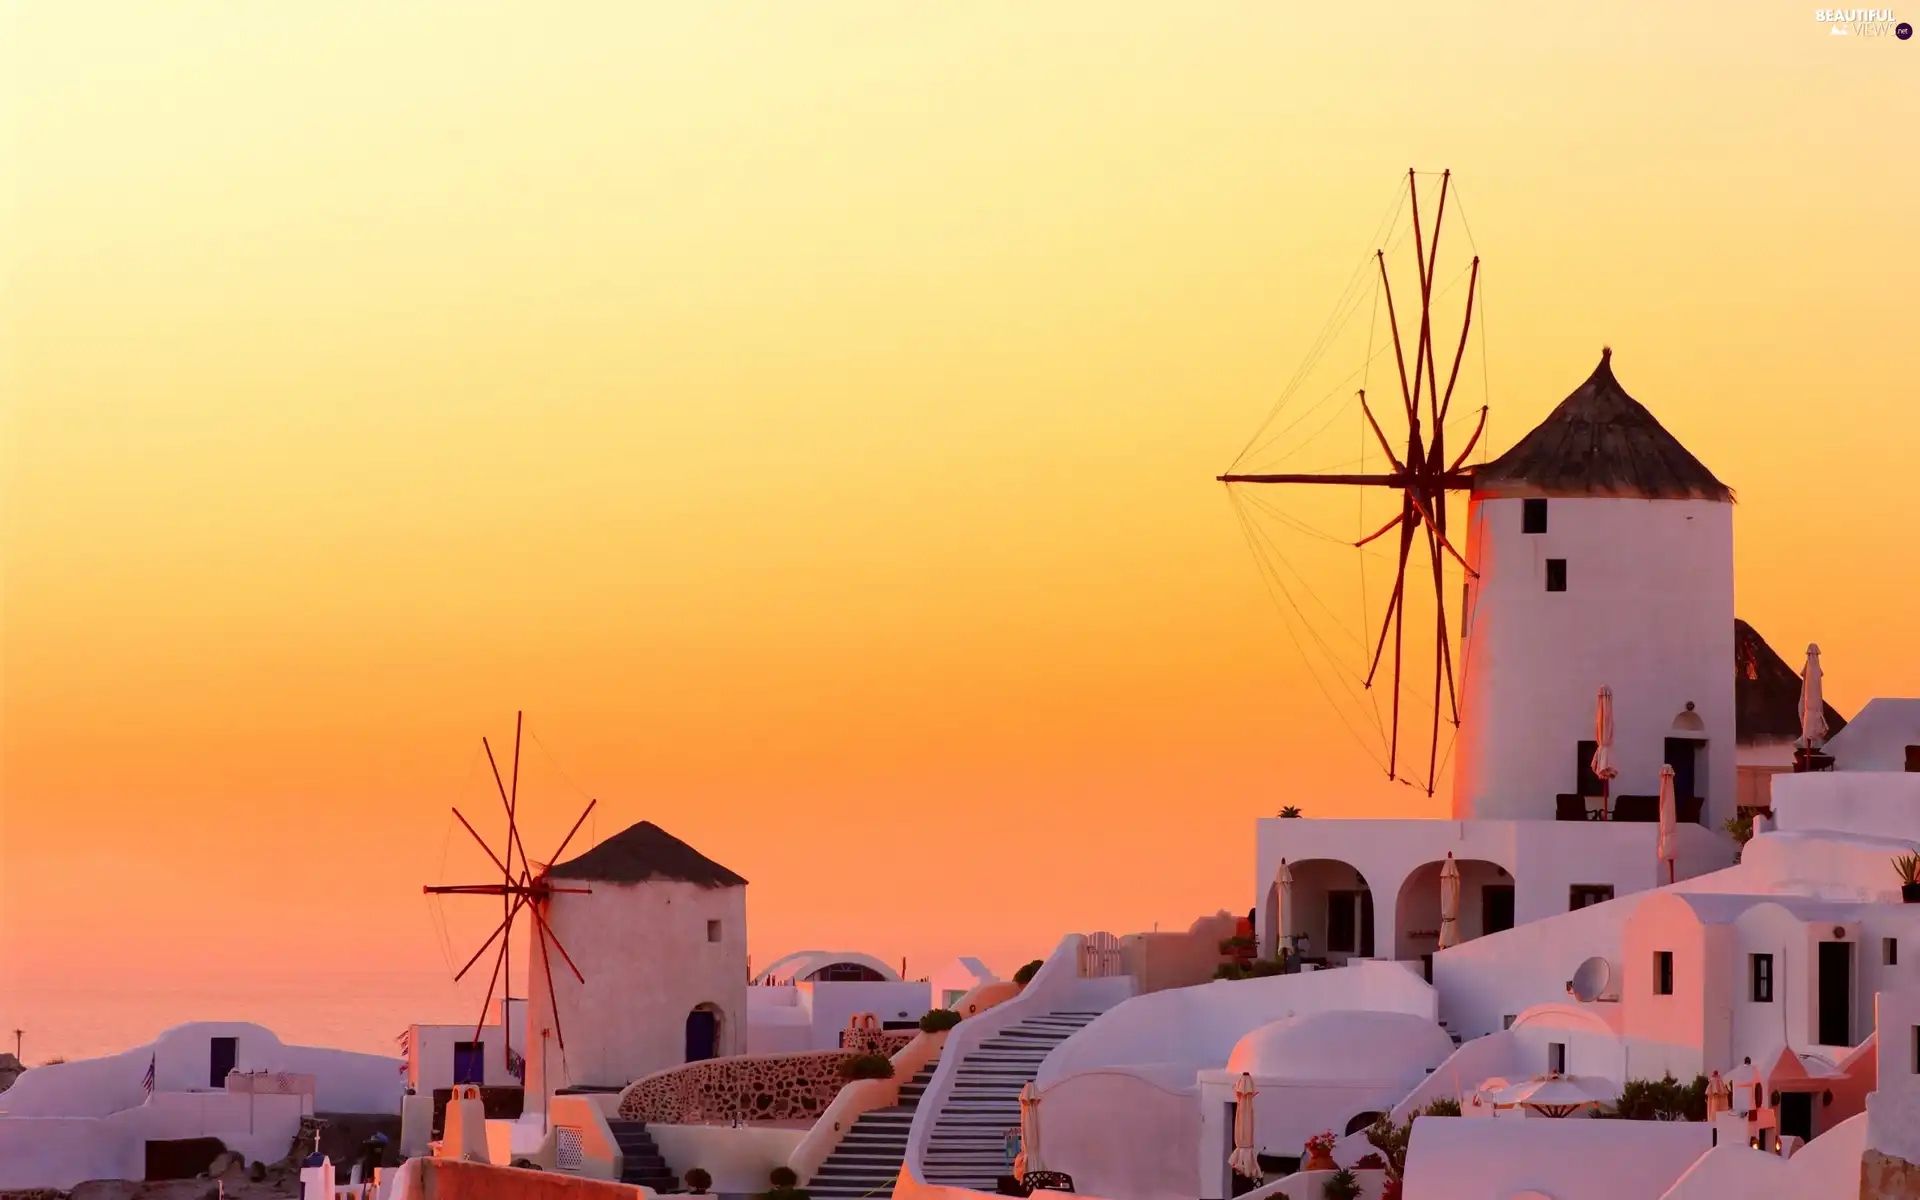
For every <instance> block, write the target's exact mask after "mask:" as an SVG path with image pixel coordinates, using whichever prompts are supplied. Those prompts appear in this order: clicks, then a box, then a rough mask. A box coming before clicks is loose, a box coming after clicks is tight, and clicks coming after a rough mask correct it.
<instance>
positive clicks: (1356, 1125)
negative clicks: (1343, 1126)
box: [1347, 1112, 1387, 1137]
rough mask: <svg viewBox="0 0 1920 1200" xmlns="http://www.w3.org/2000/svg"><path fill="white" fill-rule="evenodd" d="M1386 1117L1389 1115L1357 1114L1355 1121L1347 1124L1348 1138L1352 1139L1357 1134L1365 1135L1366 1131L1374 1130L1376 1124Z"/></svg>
mask: <svg viewBox="0 0 1920 1200" xmlns="http://www.w3.org/2000/svg"><path fill="white" fill-rule="evenodd" d="M1386 1115H1387V1114H1385V1113H1381V1112H1363V1113H1355V1114H1354V1115H1353V1119H1352V1120H1350V1121H1348V1122H1347V1136H1348V1137H1352V1136H1353V1135H1354V1134H1356V1133H1363V1132H1365V1131H1366V1130H1369V1129H1372V1128H1373V1126H1374V1123H1375V1122H1377V1121H1378V1120H1379V1119H1380V1118H1381V1117H1384V1116H1386Z"/></svg>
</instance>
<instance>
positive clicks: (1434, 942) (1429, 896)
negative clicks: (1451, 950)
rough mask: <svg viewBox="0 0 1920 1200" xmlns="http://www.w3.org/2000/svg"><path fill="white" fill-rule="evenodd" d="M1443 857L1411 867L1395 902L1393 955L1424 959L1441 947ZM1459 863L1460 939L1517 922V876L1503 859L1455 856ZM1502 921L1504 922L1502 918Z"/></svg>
mask: <svg viewBox="0 0 1920 1200" xmlns="http://www.w3.org/2000/svg"><path fill="white" fill-rule="evenodd" d="M1445 862H1446V860H1445V859H1435V860H1434V861H1432V862H1427V863H1422V864H1420V865H1419V866H1418V867H1415V868H1414V869H1413V870H1412V871H1409V872H1408V873H1407V877H1406V879H1405V880H1404V881H1402V882H1401V884H1400V895H1399V897H1398V898H1397V899H1396V900H1395V902H1394V927H1395V930H1396V933H1395V939H1394V940H1395V942H1396V943H1397V944H1396V945H1395V946H1394V951H1393V956H1394V957H1395V958H1397V959H1400V960H1402V961H1405V962H1412V961H1414V960H1416V959H1424V958H1426V957H1427V956H1428V955H1430V954H1432V953H1433V952H1434V951H1436V950H1438V949H1439V948H1440V869H1441V867H1443V866H1444V865H1445ZM1454 862H1455V864H1456V865H1458V866H1459V868H1460V940H1461V941H1462V942H1466V941H1471V940H1472V939H1474V938H1477V937H1480V936H1481V935H1483V934H1485V933H1489V932H1498V931H1499V930H1500V929H1506V928H1511V927H1512V926H1513V876H1512V875H1510V874H1508V873H1507V870H1506V868H1504V867H1502V866H1501V865H1500V864H1499V863H1495V862H1488V861H1487V860H1486V859H1481V858H1457V859H1455V860H1454ZM1503 922H1504V924H1503Z"/></svg>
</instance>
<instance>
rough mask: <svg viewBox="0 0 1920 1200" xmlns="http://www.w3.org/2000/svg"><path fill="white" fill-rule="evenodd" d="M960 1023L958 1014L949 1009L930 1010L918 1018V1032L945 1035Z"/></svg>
mask: <svg viewBox="0 0 1920 1200" xmlns="http://www.w3.org/2000/svg"><path fill="white" fill-rule="evenodd" d="M959 1023H960V1014H959V1013H957V1012H955V1011H953V1010H952V1009H950V1008H930V1009H928V1010H927V1011H926V1012H925V1013H924V1014H922V1015H921V1017H920V1032H922V1033H945V1032H946V1031H947V1030H949V1029H952V1028H953V1027H954V1026H955V1025H958V1024H959Z"/></svg>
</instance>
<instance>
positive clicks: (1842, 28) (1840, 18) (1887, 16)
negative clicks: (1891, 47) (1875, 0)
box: [1813, 8, 1913, 42]
mask: <svg viewBox="0 0 1920 1200" xmlns="http://www.w3.org/2000/svg"><path fill="white" fill-rule="evenodd" d="M1813 19H1814V20H1815V21H1818V22H1819V23H1820V24H1822V25H1826V26H1829V27H1830V28H1829V30H1828V32H1829V33H1830V34H1831V35H1832V36H1833V37H1885V36H1887V35H1888V34H1892V35H1893V36H1894V37H1896V38H1899V39H1900V40H1901V41H1903V42H1904V41H1906V40H1907V39H1908V38H1910V37H1912V36H1913V26H1912V25H1909V24H1907V23H1906V22H1905V21H1898V22H1896V21H1895V20H1894V19H1893V10H1892V9H1890V8H1816V9H1814V10H1813Z"/></svg>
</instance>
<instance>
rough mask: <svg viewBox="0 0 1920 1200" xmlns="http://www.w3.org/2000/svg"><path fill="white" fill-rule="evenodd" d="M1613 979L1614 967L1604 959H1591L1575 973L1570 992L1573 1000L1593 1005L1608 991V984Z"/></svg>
mask: <svg viewBox="0 0 1920 1200" xmlns="http://www.w3.org/2000/svg"><path fill="white" fill-rule="evenodd" d="M1612 978H1613V965H1612V964H1611V963H1609V962H1608V961H1607V960H1606V959H1604V958H1598V957H1595V958H1590V959H1588V960H1587V961H1585V962H1583V963H1581V964H1580V966H1579V968H1578V969H1577V970H1575V971H1574V973H1573V983H1572V985H1571V988H1570V990H1571V991H1572V992H1573V998H1574V999H1575V1000H1578V1001H1579V1002H1580V1003H1582V1004H1592V1003H1593V1002H1594V1001H1595V1000H1597V999H1599V998H1600V993H1601V992H1603V991H1605V990H1606V987H1607V982H1608V981H1609V980H1611V979H1612Z"/></svg>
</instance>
